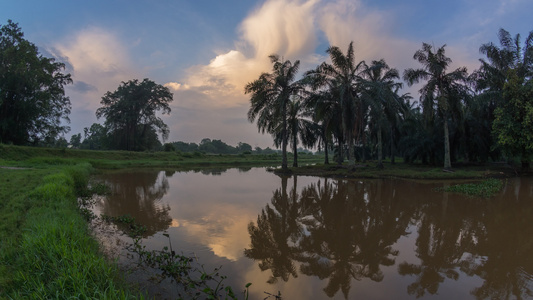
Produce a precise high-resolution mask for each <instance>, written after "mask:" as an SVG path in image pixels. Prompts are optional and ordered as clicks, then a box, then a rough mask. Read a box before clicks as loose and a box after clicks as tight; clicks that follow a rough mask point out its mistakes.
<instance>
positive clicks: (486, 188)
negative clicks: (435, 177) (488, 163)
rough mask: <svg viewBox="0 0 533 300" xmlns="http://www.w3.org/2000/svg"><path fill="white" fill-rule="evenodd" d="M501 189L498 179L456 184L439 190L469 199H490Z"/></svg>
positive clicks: (500, 182)
mask: <svg viewBox="0 0 533 300" xmlns="http://www.w3.org/2000/svg"><path fill="white" fill-rule="evenodd" d="M502 187H503V182H502V181H501V180H498V179H494V178H491V179H487V180H484V181H482V182H480V183H467V184H457V185H452V186H449V187H445V188H442V189H439V190H440V191H443V192H449V193H461V194H466V195H468V196H471V197H482V198H490V197H492V196H494V195H495V194H496V193H498V192H499V191H500V190H501V189H502Z"/></svg>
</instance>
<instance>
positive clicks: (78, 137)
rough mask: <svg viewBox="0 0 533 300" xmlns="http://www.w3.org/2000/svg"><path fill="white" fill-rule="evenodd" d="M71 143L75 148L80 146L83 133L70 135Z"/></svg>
mask: <svg viewBox="0 0 533 300" xmlns="http://www.w3.org/2000/svg"><path fill="white" fill-rule="evenodd" d="M70 145H71V146H72V147H73V148H79V147H80V145H81V133H78V134H74V135H72V136H71V137H70Z"/></svg>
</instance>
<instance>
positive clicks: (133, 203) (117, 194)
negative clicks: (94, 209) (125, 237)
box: [101, 171, 172, 237]
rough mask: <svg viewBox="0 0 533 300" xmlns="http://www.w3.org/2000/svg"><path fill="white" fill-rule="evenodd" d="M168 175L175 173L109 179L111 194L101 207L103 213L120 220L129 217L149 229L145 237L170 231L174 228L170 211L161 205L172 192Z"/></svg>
mask: <svg viewBox="0 0 533 300" xmlns="http://www.w3.org/2000/svg"><path fill="white" fill-rule="evenodd" d="M167 175H170V176H171V175H172V173H171V172H170V173H169V172H167V174H165V172H156V171H142V172H138V173H136V174H135V176H131V174H128V173H116V174H109V175H106V184H107V185H108V186H109V187H110V188H111V194H110V195H109V196H107V197H106V199H105V200H104V201H103V202H102V203H101V207H102V213H103V214H105V215H108V216H112V217H117V216H120V215H125V214H129V215H131V216H132V217H133V218H134V219H135V221H136V222H137V223H139V224H142V225H144V226H146V232H145V233H144V234H143V236H144V237H148V236H151V235H153V234H154V233H156V232H159V231H163V230H166V229H167V228H168V227H169V226H170V225H171V224H172V218H171V217H170V215H169V210H170V207H169V206H168V204H167V205H164V204H162V203H160V201H161V198H163V196H164V195H165V194H166V193H167V192H168V189H169V185H168V180H167Z"/></svg>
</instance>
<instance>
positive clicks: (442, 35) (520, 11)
mask: <svg viewBox="0 0 533 300" xmlns="http://www.w3.org/2000/svg"><path fill="white" fill-rule="evenodd" d="M532 12H533V1H531V0H448V1H442V0H438V1H437V0H405V1H394V0H352V1H349V0H329V1H326V0H307V1H305V0H287V1H281V0H267V1H245V0H226V1H215V0H197V1H178V0H175V1H170V0H158V1H153V0H152V1H137V0H129V1H124V0H116V1H112V0H108V1H99V0H95V1H72V0H69V1H63V0H57V1H40V0H24V1H9V0H0V24H2V25H4V24H6V23H7V20H8V19H11V20H13V21H14V22H17V23H19V26H20V27H21V28H22V30H23V32H24V33H25V37H26V38H27V39H28V40H30V41H31V42H33V43H34V44H36V45H37V46H39V49H40V50H41V53H43V54H44V55H46V56H54V57H56V58H57V59H58V60H60V61H63V62H65V63H66V65H67V72H69V73H71V74H72V77H73V79H74V84H73V85H69V86H68V87H67V88H66V91H67V95H68V96H69V97H70V100H71V102H72V113H71V115H70V119H71V123H70V126H71V128H72V131H71V132H70V133H69V134H68V135H67V138H69V137H70V135H71V134H76V133H82V132H83V128H84V127H90V125H91V124H92V123H95V122H100V123H103V120H102V119H101V120H97V119H96V117H95V111H96V109H97V108H98V107H100V100H101V98H102V96H103V95H104V94H105V93H106V92H107V91H114V90H116V89H117V87H118V86H119V85H120V83H121V82H122V81H128V80H130V79H143V78H149V79H151V80H153V81H155V82H157V83H159V84H162V85H166V86H167V87H169V88H170V89H171V91H172V92H173V93H174V101H173V103H172V105H171V108H172V113H171V115H170V116H168V115H164V116H163V119H164V121H165V122H166V123H167V124H168V125H169V126H170V130H171V131H170V138H169V141H178V140H181V141H186V142H197V143H198V142H200V140H201V139H202V138H206V137H207V138H211V139H221V140H223V141H225V142H226V143H228V144H231V145H236V144H237V143H238V142H246V143H249V144H251V145H252V146H259V147H262V148H264V147H267V146H270V147H272V139H271V138H270V136H268V135H261V134H259V133H258V132H257V128H256V126H255V124H251V123H249V122H248V120H247V119H246V112H247V110H248V106H249V102H248V101H249V98H248V97H247V96H246V95H244V93H243V87H244V85H245V84H246V83H248V82H250V81H252V80H254V79H256V78H257V77H258V76H259V74H260V73H261V72H268V71H270V67H271V65H270V63H269V60H268V55H270V54H274V53H276V54H279V55H282V56H283V57H284V58H286V59H290V60H296V59H299V60H300V61H301V71H302V72H303V71H306V70H309V69H312V68H314V67H315V66H316V65H317V64H319V63H321V62H322V61H325V60H327V56H326V54H325V50H326V49H327V47H328V46H329V45H335V46H339V47H340V48H341V49H343V51H346V49H347V46H348V44H349V42H350V41H353V42H354V46H355V54H356V58H357V59H358V60H366V61H371V60H375V59H381V58H384V59H385V60H386V61H387V63H388V64H389V65H390V66H391V67H394V68H397V69H398V70H399V71H400V72H402V73H403V70H404V69H406V68H409V67H413V68H416V67H418V65H417V63H416V62H415V61H414V60H413V59H412V57H413V54H414V52H415V51H416V50H418V49H420V47H421V45H422V43H423V42H426V43H432V44H434V45H435V46H437V47H440V46H442V45H443V44H446V45H447V46H446V53H447V55H448V56H449V57H450V58H451V59H452V60H453V66H452V68H457V67H460V66H466V67H468V70H469V71H470V72H471V71H473V70H474V69H476V68H478V67H479V62H478V59H479V58H481V57H482V56H481V55H480V54H479V51H478V50H479V46H480V45H481V44H483V43H487V42H494V43H497V42H498V40H497V32H498V30H499V28H504V29H506V30H508V31H509V32H510V33H511V34H512V35H513V36H514V35H515V34H517V33H520V34H521V35H522V38H525V37H526V36H527V34H528V33H529V32H530V31H531V30H533V22H531V20H532V19H531V13H532ZM406 91H410V92H414V93H415V94H413V96H414V97H415V98H418V95H417V94H416V90H415V89H410V90H406Z"/></svg>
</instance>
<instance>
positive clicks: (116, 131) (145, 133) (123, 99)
mask: <svg viewBox="0 0 533 300" xmlns="http://www.w3.org/2000/svg"><path fill="white" fill-rule="evenodd" d="M172 100H173V99H172V93H171V92H170V90H169V89H168V88H167V87H164V86H162V85H159V84H156V83H155V82H153V81H151V80H149V79H144V80H143V81H142V82H139V81H138V80H137V79H134V80H130V81H128V82H122V84H121V85H120V86H119V87H118V89H117V90H116V91H114V92H112V93H111V92H107V93H106V94H105V95H104V97H102V101H100V103H101V104H102V107H100V108H99V109H98V110H96V116H97V117H98V118H101V117H105V119H106V120H105V127H106V129H107V130H108V134H109V136H110V137H111V138H110V140H109V143H110V145H111V148H113V149H122V150H133V151H143V150H150V149H155V148H157V147H158V146H160V142H159V138H158V136H157V134H158V133H159V134H161V135H162V137H163V140H165V139H166V138H167V137H168V134H169V129H168V126H167V125H166V124H165V123H164V122H163V120H162V119H161V118H159V117H157V116H156V112H157V111H162V113H163V114H168V113H170V106H169V103H170V102H172Z"/></svg>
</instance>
